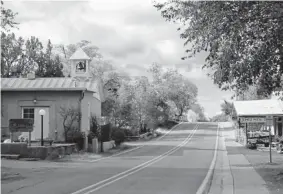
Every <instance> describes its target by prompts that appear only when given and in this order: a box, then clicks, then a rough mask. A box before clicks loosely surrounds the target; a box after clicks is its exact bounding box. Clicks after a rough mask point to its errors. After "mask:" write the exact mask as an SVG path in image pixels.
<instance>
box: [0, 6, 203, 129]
mask: <svg viewBox="0 0 283 194" xmlns="http://www.w3.org/2000/svg"><path fill="white" fill-rule="evenodd" d="M1 3H2V6H1V13H2V15H1V21H2V23H1V56H2V57H1V77H20V76H22V77H25V76H26V75H27V73H29V72H31V71H34V72H35V74H36V76H38V77H68V76H70V61H69V58H70V56H71V55H72V54H73V53H74V52H75V51H76V49H77V48H79V47H80V48H82V49H83V50H84V51H85V52H86V54H87V55H88V56H89V57H90V58H91V59H92V60H91V63H90V68H91V73H92V75H93V77H94V78H95V79H97V80H99V81H101V83H103V88H104V93H105V95H106V100H105V102H103V104H102V115H103V116H106V117H109V119H110V122H111V123H112V124H113V125H114V126H115V127H117V128H123V129H131V130H136V132H137V133H139V132H141V131H145V130H147V129H148V128H154V127H156V126H157V125H159V124H164V123H166V122H168V121H169V120H178V119H180V118H181V117H182V116H184V115H186V113H187V111H188V110H190V109H191V110H193V111H194V112H196V114H198V115H199V118H200V119H203V120H205V116H204V109H203V108H202V107H201V106H200V104H199V103H198V102H197V94H198V89H197V87H196V85H195V84H194V83H192V82H191V81H190V80H188V79H187V78H185V77H184V76H183V75H182V74H181V73H180V72H179V71H178V70H177V69H170V68H168V69H163V67H162V65H161V64H157V63H153V64H152V65H151V66H150V67H149V68H148V73H149V75H150V77H151V78H148V77H146V76H143V77H132V76H129V75H124V76H122V75H121V73H120V72H119V71H117V69H115V68H114V67H113V65H112V64H111V61H108V60H106V59H104V57H103V55H102V54H101V53H100V52H99V48H98V47H97V46H95V45H93V44H92V43H91V42H90V41H87V40H82V41H80V42H78V43H76V44H68V45H63V44H52V43H51V40H48V41H47V44H46V45H43V43H42V42H41V41H40V40H39V39H38V38H37V37H34V36H32V37H30V38H28V39H26V40H24V38H23V37H16V35H15V34H14V33H11V32H10V29H11V28H16V27H17V23H16V22H15V16H16V15H17V14H15V13H13V12H12V10H10V9H5V8H4V7H3V2H2V1H1ZM67 110H68V111H65V112H71V113H72V114H71V116H72V115H77V114H75V112H74V111H75V110H70V109H67ZM63 112H64V111H63ZM64 118H65V117H64ZM74 118H77V117H74ZM67 120H68V119H67V117H66V119H65V120H64V128H67V127H66V126H68V123H66V122H67ZM71 120H72V119H71ZM65 121H66V122H65Z"/></svg>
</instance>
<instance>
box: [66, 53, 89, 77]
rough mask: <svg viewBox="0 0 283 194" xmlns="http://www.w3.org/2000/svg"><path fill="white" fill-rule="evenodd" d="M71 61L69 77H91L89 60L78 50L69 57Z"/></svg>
mask: <svg viewBox="0 0 283 194" xmlns="http://www.w3.org/2000/svg"><path fill="white" fill-rule="evenodd" d="M70 61H71V77H72V78H75V77H84V78H88V77H91V74H90V69H89V62H90V61H91V58H90V57H89V56H87V54H86V53H85V52H84V51H83V49H81V48H78V49H77V50H76V52H75V53H74V54H73V55H72V56H71V57H70Z"/></svg>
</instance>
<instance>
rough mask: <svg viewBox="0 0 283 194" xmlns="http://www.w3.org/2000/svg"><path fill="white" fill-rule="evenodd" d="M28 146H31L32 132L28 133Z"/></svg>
mask: <svg viewBox="0 0 283 194" xmlns="http://www.w3.org/2000/svg"><path fill="white" fill-rule="evenodd" d="M28 145H29V146H31V132H30V131H29V132H28Z"/></svg>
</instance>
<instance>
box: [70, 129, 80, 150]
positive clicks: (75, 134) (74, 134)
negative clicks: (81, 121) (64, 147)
mask: <svg viewBox="0 0 283 194" xmlns="http://www.w3.org/2000/svg"><path fill="white" fill-rule="evenodd" d="M66 142H67V143H75V144H77V146H78V149H79V150H82V149H83V148H84V134H83V132H81V131H80V130H79V129H78V128H75V127H73V128H72V130H70V131H68V133H67V140H66Z"/></svg>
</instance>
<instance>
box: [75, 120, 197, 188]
mask: <svg viewBox="0 0 283 194" xmlns="http://www.w3.org/2000/svg"><path fill="white" fill-rule="evenodd" d="M197 128H198V124H197V125H196V126H195V128H194V129H193V133H191V134H190V135H188V137H187V138H186V139H185V140H184V141H183V142H182V143H181V144H179V145H178V146H176V147H174V148H172V149H171V150H169V151H167V152H165V153H163V154H161V155H159V156H157V157H155V158H153V159H151V160H149V161H147V162H144V163H142V164H140V165H138V166H135V167H133V168H131V169H128V170H126V171H124V172H121V173H119V174H116V175H114V176H112V177H110V178H107V179H104V180H102V181H100V182H97V183H95V184H93V185H90V186H87V187H85V188H82V189H80V190H78V191H75V192H73V193H71V194H79V193H82V192H85V191H87V190H89V189H92V188H93V187H96V186H98V185H100V184H103V183H105V182H106V183H105V184H103V185H101V186H99V187H97V188H95V189H93V190H91V191H88V192H86V193H84V194H88V193H90V192H94V191H95V190H98V188H102V187H104V186H107V185H109V184H111V183H113V182H116V181H118V180H120V179H122V178H125V177H127V176H129V175H131V174H133V173H135V172H138V171H140V170H142V169H144V168H146V167H148V166H149V165H151V164H153V163H155V162H157V161H159V160H161V159H162V158H164V157H166V156H168V153H169V154H172V153H173V152H175V151H177V150H178V149H180V148H181V147H183V146H184V145H186V144H187V143H188V141H189V140H190V139H191V138H192V137H193V135H194V134H195V132H196V130H197ZM171 130H172V129H171ZM171 130H170V131H171ZM184 142H185V144H184ZM172 151H173V152H172ZM170 152H171V153H170ZM166 154H167V155H166ZM160 158H161V159H160ZM131 171H132V172H131ZM119 176H121V177H119ZM115 178H116V179H115ZM111 179H114V180H112V181H110V180H111ZM107 181H110V182H107Z"/></svg>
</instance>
